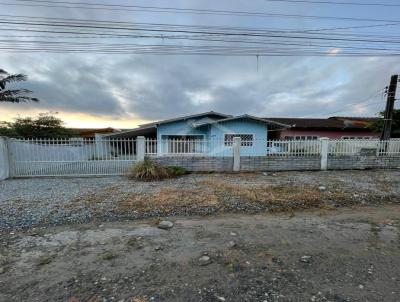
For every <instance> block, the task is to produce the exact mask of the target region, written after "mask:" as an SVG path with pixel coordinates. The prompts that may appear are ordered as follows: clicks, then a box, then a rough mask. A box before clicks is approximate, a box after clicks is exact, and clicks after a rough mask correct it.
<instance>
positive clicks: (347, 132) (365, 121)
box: [268, 116, 379, 140]
mask: <svg viewBox="0 0 400 302" xmlns="http://www.w3.org/2000/svg"><path fill="white" fill-rule="evenodd" d="M268 120H271V121H274V122H278V123H282V124H287V125H290V126H291V127H290V128H286V129H283V130H282V131H278V132H277V133H275V135H274V136H273V138H274V139H283V140H305V139H307V140H309V139H319V138H321V137H328V138H330V139H372V138H378V137H379V133H376V132H373V131H372V130H371V129H369V127H368V125H369V123H371V122H372V121H374V120H377V118H369V117H365V118H364V117H338V116H335V117H330V118H324V119H320V118H268Z"/></svg>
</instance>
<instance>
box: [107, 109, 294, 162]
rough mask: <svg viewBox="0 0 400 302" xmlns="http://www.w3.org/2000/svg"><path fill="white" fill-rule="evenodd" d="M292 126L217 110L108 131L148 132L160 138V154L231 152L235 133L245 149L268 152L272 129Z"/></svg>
mask: <svg viewBox="0 0 400 302" xmlns="http://www.w3.org/2000/svg"><path fill="white" fill-rule="evenodd" d="M285 127H289V126H288V125H285V124H283V123H279V122H275V121H269V120H268V119H262V118H258V117H255V116H251V115H240V116H231V115H226V114H222V113H218V112H214V111H210V112H205V113H201V114H195V115H189V116H184V117H179V118H174V119H169V120H164V121H159V122H155V123H150V124H145V125H141V126H140V127H139V128H136V129H132V130H128V131H122V132H120V133H116V134H112V135H108V137H113V138H134V137H137V136H145V137H147V138H153V139H157V154H177V153H179V154H182V153H184V154H185V153H187V154H208V155H215V156H224V155H230V154H231V152H232V151H231V149H232V143H233V138H234V137H240V138H241V139H242V143H241V151H242V152H246V150H251V155H260V156H261V155H265V154H266V152H267V149H266V140H267V139H268V133H269V131H272V130H274V131H275V130H277V129H283V128H285Z"/></svg>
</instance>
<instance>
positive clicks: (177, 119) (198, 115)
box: [140, 111, 232, 127]
mask: <svg viewBox="0 0 400 302" xmlns="http://www.w3.org/2000/svg"><path fill="white" fill-rule="evenodd" d="M210 115H211V116H215V117H219V118H228V117H231V116H232V115H229V114H224V113H219V112H215V111H208V112H203V113H198V114H192V115H185V116H181V117H176V118H172V119H166V120H162V121H157V122H152V123H147V124H142V125H140V127H148V126H156V125H160V124H166V123H172V122H177V121H184V120H189V119H192V118H198V117H202V116H210Z"/></svg>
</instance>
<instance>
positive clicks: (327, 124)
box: [266, 117, 376, 130]
mask: <svg viewBox="0 0 400 302" xmlns="http://www.w3.org/2000/svg"><path fill="white" fill-rule="evenodd" d="M375 119H376V118H372V117H368V118H366V117H360V118H359V117H354V118H348V117H330V118H266V120H271V121H275V122H279V123H283V124H288V125H291V126H292V128H303V129H324V130H329V129H336V130H337V129H348V130H350V129H353V130H362V129H363V130H366V129H368V123H369V122H371V121H373V120H375Z"/></svg>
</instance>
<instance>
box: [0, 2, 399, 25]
mask: <svg viewBox="0 0 400 302" xmlns="http://www.w3.org/2000/svg"><path fill="white" fill-rule="evenodd" d="M17 1H19V2H23V3H8V2H0V5H5V6H25V7H49V8H65V9H71V8H73V9H89V10H105V11H141V12H152V13H154V12H156V13H173V14H182V13H183V14H200V15H219V16H221V15H228V16H244V17H263V18H296V19H298V18H301V19H318V20H324V19H325V20H343V21H352V22H353V21H354V22H400V20H387V19H372V18H354V17H338V16H318V15H300V14H282V13H266V12H250V11H232V10H211V9H194V8H177V7H160V6H140V5H119V4H104V3H87V2H69V1H47V0H29V1H27V0H17ZM47 3H48V4H47ZM74 5H75V6H74Z"/></svg>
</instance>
